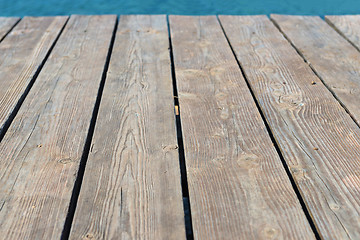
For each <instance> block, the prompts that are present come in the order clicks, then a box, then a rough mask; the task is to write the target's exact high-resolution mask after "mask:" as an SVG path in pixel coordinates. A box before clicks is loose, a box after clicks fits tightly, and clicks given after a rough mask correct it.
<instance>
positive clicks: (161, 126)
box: [70, 16, 185, 239]
mask: <svg viewBox="0 0 360 240" xmlns="http://www.w3.org/2000/svg"><path fill="white" fill-rule="evenodd" d="M115 39H116V41H115V44H114V50H113V53H112V57H111V62H110V67H109V71H108V76H107V79H106V84H105V89H104V92H103V98H102V100H101V105H100V110H99V114H98V119H97V122H96V128H95V132H94V138H93V141H92V145H91V152H90V154H89V158H88V161H87V165H86V171H85V176H84V181H83V184H82V187H81V193H80V197H79V201H78V208H77V210H76V214H75V218H74V222H73V226H72V233H71V236H70V238H71V239H83V238H86V239H92V238H94V239H185V226H184V211H183V206H182V193H181V183H180V178H181V177H180V165H179V155H178V147H177V139H176V128H175V116H174V102H173V96H172V79H171V67H170V55H169V50H168V48H169V39H168V31H167V23H166V16H121V17H120V22H119V27H118V32H117V35H116V38H115Z"/></svg>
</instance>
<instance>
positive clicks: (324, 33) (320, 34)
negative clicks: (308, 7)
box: [271, 15, 360, 124]
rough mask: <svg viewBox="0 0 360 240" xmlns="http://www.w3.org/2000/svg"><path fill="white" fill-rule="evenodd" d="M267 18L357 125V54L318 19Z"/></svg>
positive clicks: (359, 99) (359, 71)
mask: <svg viewBox="0 0 360 240" xmlns="http://www.w3.org/2000/svg"><path fill="white" fill-rule="evenodd" d="M271 17H272V19H273V20H274V21H275V22H276V24H277V25H278V26H279V27H280V29H281V30H282V31H283V32H284V33H285V35H286V36H287V38H288V39H289V40H290V41H291V42H292V43H293V44H294V46H295V47H296V48H297V49H298V51H299V52H300V53H301V54H302V55H303V57H304V58H305V59H306V61H307V62H308V63H309V64H310V65H311V67H312V68H313V69H314V71H315V72H316V73H317V74H318V76H319V77H320V78H321V79H322V81H323V82H324V83H325V84H326V86H327V87H328V88H329V89H330V91H331V92H333V93H334V94H335V96H336V97H337V99H338V100H339V101H340V102H341V103H342V105H343V106H344V107H345V108H346V109H347V111H349V112H350V114H351V115H352V116H353V117H354V118H355V119H356V121H357V123H358V124H360V109H359V103H360V94H359V93H360V52H358V51H357V50H356V49H355V48H354V47H353V46H352V45H351V44H350V43H349V42H348V41H347V40H346V39H344V38H343V37H342V36H340V35H339V34H338V33H337V32H336V31H334V29H332V28H331V27H330V26H329V25H328V24H327V23H326V22H325V21H323V20H322V19H321V18H320V17H310V16H306V17H304V16H285V15H272V16H271ZM294 26H296V28H294Z"/></svg>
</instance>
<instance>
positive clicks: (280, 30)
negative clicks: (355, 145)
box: [270, 18, 360, 128]
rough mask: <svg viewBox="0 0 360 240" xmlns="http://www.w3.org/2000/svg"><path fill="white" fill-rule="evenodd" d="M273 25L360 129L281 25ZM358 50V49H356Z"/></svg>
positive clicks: (359, 126)
mask: <svg viewBox="0 0 360 240" xmlns="http://www.w3.org/2000/svg"><path fill="white" fill-rule="evenodd" d="M270 20H271V21H272V23H273V24H274V25H275V27H276V28H277V29H278V30H279V32H280V33H281V34H282V35H283V37H284V38H285V39H286V40H287V41H288V42H289V43H290V45H291V46H292V47H293V48H294V49H295V51H296V52H297V53H298V54H299V55H300V57H301V58H302V59H303V60H304V62H305V63H306V64H307V65H308V66H309V67H310V69H311V71H312V72H313V73H314V74H315V75H316V77H317V78H318V79H319V80H320V81H321V82H322V84H323V85H324V86H325V87H326V88H327V89H328V90H329V92H330V93H331V94H332V95H333V97H334V98H335V99H336V101H338V103H339V104H340V106H341V107H342V108H343V109H344V110H345V112H346V113H347V114H348V115H349V116H350V117H351V119H352V120H353V121H354V122H355V124H356V126H358V128H360V123H359V122H358V121H357V120H356V118H355V116H354V115H353V114H352V113H351V112H350V110H349V109H348V108H347V107H346V105H345V104H344V103H343V102H342V101H341V99H339V98H338V96H337V95H336V93H335V92H334V91H333V90H332V89H331V87H330V86H329V85H327V84H326V82H325V81H324V79H323V78H322V77H321V76H320V74H318V72H317V71H316V69H315V68H314V67H313V66H312V64H311V63H310V62H308V60H307V59H306V57H305V56H304V54H302V52H300V50H299V49H298V48H297V47H296V46H295V44H294V43H293V42H292V41H291V40H290V38H289V37H288V36H287V35H286V34H285V32H284V31H283V30H282V29H281V27H280V26H279V24H277V22H276V21H275V20H274V19H272V18H271V19H270ZM356 49H357V48H356Z"/></svg>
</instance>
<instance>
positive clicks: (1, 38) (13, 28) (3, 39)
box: [0, 18, 21, 43]
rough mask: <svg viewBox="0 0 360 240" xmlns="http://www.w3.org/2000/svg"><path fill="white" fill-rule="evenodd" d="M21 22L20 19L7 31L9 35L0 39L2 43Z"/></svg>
mask: <svg viewBox="0 0 360 240" xmlns="http://www.w3.org/2000/svg"><path fill="white" fill-rule="evenodd" d="M20 21H21V18H19V19H18V20H17V21H16V23H15V24H14V25H13V26H12V27H11V28H10V29H9V31H7V33H6V34H5V35H4V36H3V37H2V38H1V39H0V43H1V42H2V41H3V40H4V39H5V38H6V36H7V35H9V34H10V33H11V31H12V30H13V29H14V28H15V27H16V25H18V23H19V22H20Z"/></svg>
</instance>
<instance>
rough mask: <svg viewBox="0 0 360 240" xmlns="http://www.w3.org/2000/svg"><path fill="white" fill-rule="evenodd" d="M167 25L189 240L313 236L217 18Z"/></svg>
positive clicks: (184, 19)
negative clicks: (185, 183)
mask: <svg viewBox="0 0 360 240" xmlns="http://www.w3.org/2000/svg"><path fill="white" fill-rule="evenodd" d="M170 28H171V39H172V43H173V51H174V62H175V71H176V81H177V87H178V91H179V102H180V116H181V122H182V131H183V137H184V148H185V159H186V167H187V175H188V183H189V194H190V196H189V197H190V205H191V214H192V223H193V228H194V237H195V239H313V238H314V235H313V232H312V230H311V228H310V227H309V223H308V222H307V219H306V217H305V215H304V213H303V211H302V208H301V206H300V204H299V201H298V199H297V197H296V194H295V192H294V190H293V188H292V186H291V183H290V181H289V179H288V176H287V174H286V172H285V170H284V168H283V165H282V163H281V160H280V158H279V156H278V154H277V152H276V150H275V148H274V146H273V144H272V141H271V139H270V137H269V135H268V132H267V130H266V127H265V125H264V123H263V121H262V118H261V116H260V113H259V112H258V110H257V107H256V105H255V103H254V101H253V98H252V96H251V93H250V91H249V89H248V87H247V84H246V82H245V81H244V78H243V77H242V74H241V71H240V69H239V66H238V64H237V62H236V60H235V57H234V55H233V54H232V51H231V49H230V47H229V45H228V43H227V41H226V38H225V36H224V34H223V32H222V29H221V27H220V25H219V23H218V21H217V19H216V17H215V16H206V17H186V16H170ZM290 219H291V220H290Z"/></svg>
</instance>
